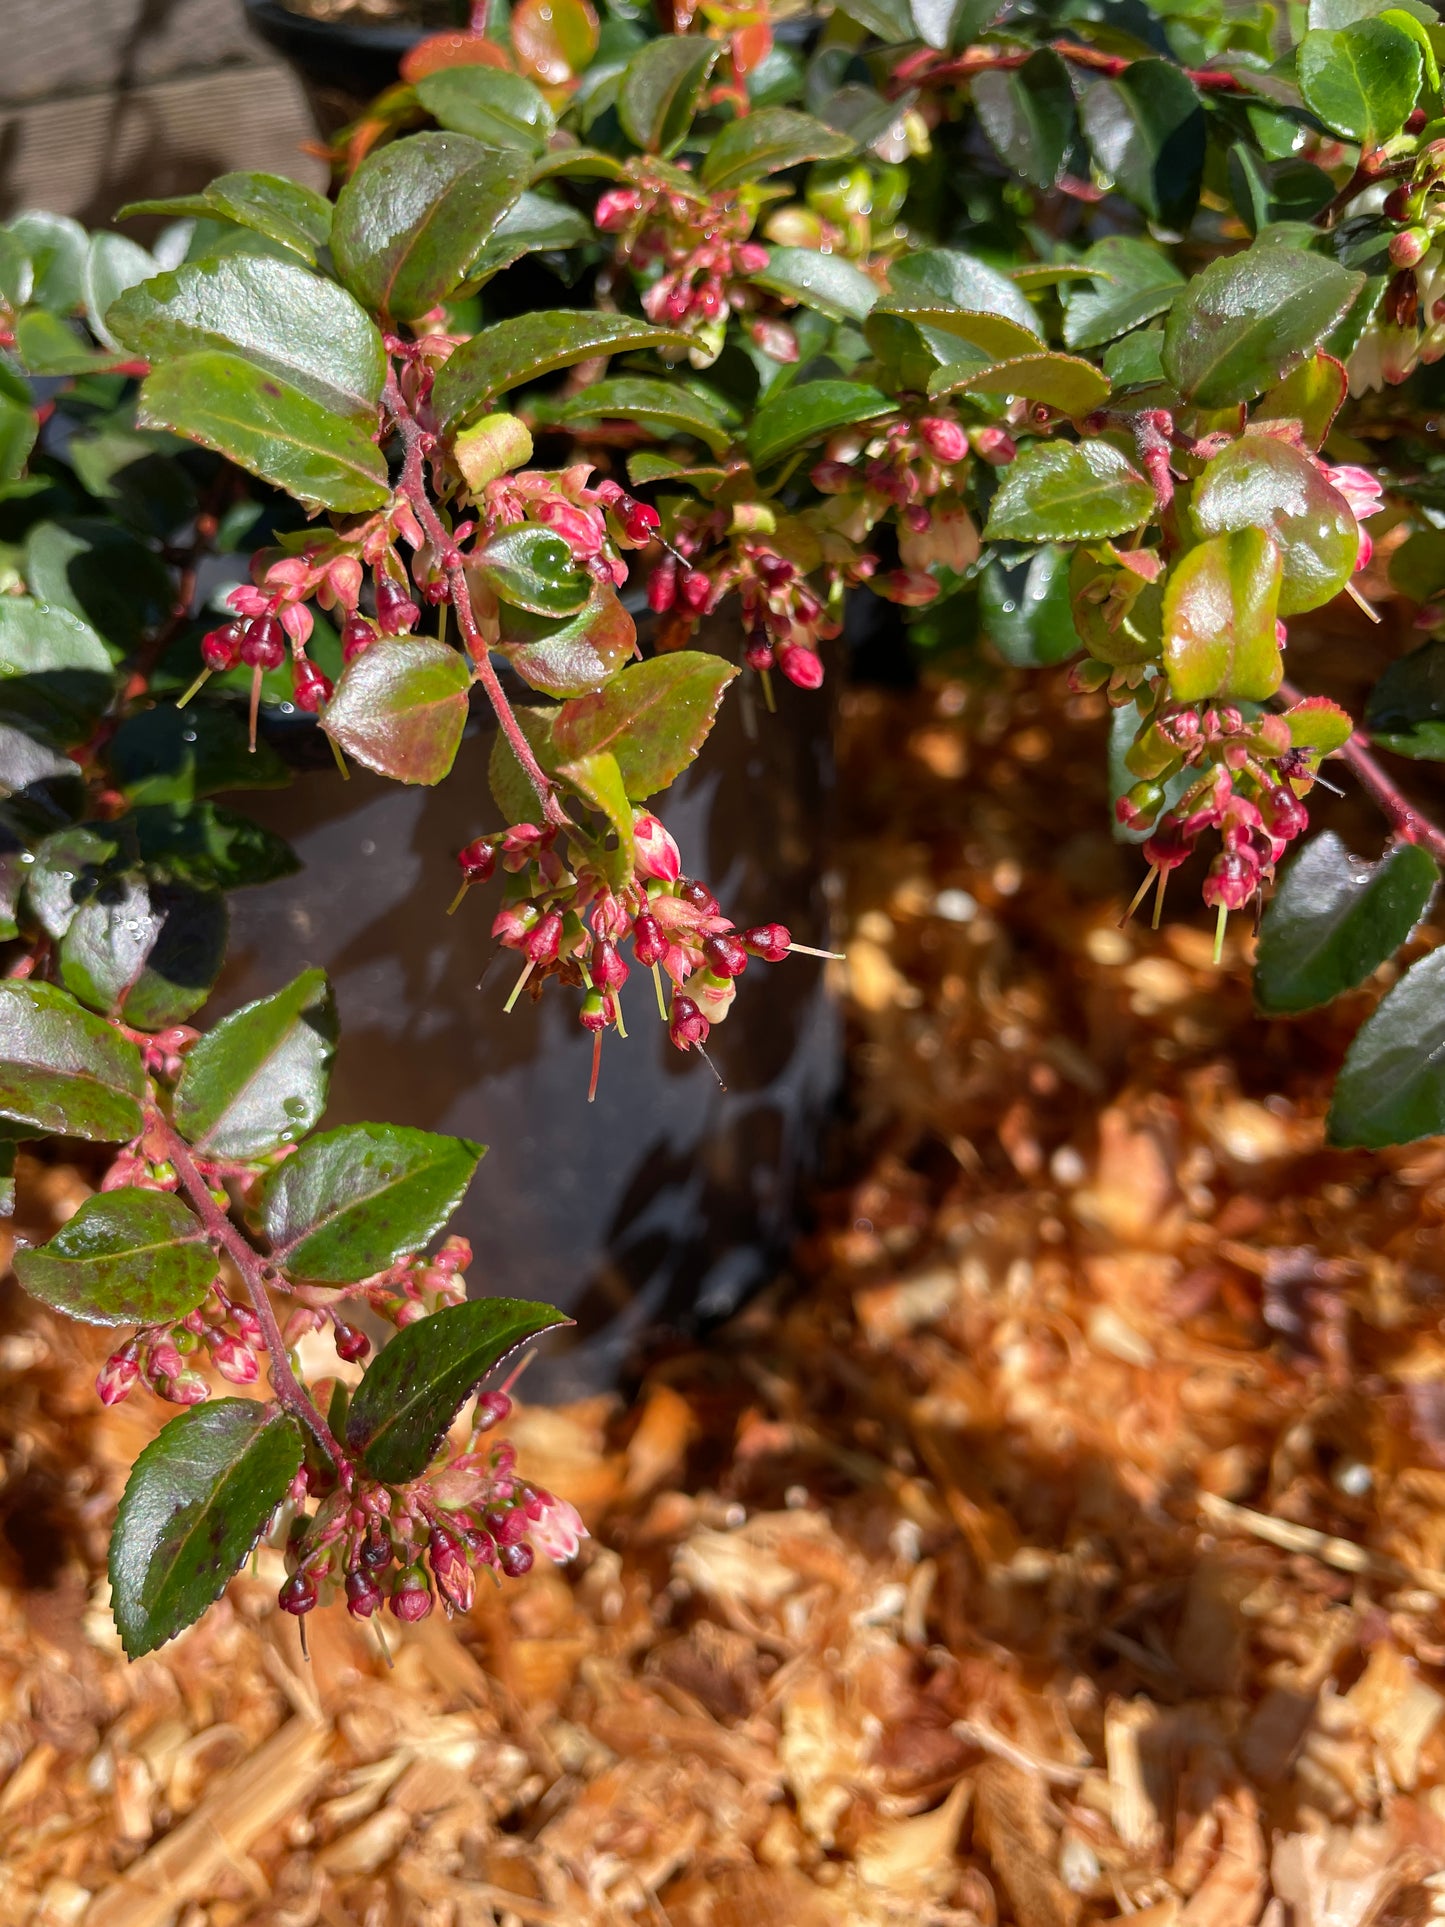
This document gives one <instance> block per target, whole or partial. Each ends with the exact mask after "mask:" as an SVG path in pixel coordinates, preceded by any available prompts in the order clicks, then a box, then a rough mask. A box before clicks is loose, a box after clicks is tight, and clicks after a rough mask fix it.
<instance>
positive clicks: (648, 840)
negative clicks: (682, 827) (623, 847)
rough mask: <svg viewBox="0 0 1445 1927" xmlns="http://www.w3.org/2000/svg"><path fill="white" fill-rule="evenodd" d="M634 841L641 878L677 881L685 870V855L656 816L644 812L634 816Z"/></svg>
mask: <svg viewBox="0 0 1445 1927" xmlns="http://www.w3.org/2000/svg"><path fill="white" fill-rule="evenodd" d="M632 841H633V847H634V849H635V850H636V853H637V874H638V875H639V876H640V877H645V878H653V879H655V880H657V881H659V882H662V883H676V882H677V879H678V876H679V874H680V873H681V870H682V853H681V852H680V851H679V849H678V847H677V845H676V844H675V843H674V842H673V840H672V838H671V837H670V836H669V835H668V833H667V831H666V830H665V829H664V828H663V826H662V824H661V823H660V822H659V821H658V819H657V818H656V817H655V816H653V815H651V814H650V813H647V812H644V813H643V814H642V815H641V816H637V817H634V819H633V823H632Z"/></svg>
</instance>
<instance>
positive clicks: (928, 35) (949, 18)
mask: <svg viewBox="0 0 1445 1927" xmlns="http://www.w3.org/2000/svg"><path fill="white" fill-rule="evenodd" d="M909 10H910V12H911V13H912V15H913V27H914V31H915V33H917V35H918V38H919V39H920V40H922V41H923V42H924V44H925V45H926V46H929V47H935V48H937V50H938V51H939V52H940V53H949V52H954V53H956V52H957V51H958V50H959V49H960V48H961V47H964V46H966V45H967V43H968V42H969V41H970V40H972V39H973V37H974V36H975V35H976V34H979V33H982V32H983V30H984V28H985V27H986V26H988V25H989V23H990V22H991V21H992V20H993V18H994V16H995V15H996V14H998V13H1000V12H1001V11H1002V5H1001V0H910V6H909Z"/></svg>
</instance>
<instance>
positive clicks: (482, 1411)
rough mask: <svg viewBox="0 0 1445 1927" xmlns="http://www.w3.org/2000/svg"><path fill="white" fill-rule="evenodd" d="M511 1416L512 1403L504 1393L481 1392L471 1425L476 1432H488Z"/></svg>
mask: <svg viewBox="0 0 1445 1927" xmlns="http://www.w3.org/2000/svg"><path fill="white" fill-rule="evenodd" d="M511 1416H512V1401H511V1399H509V1398H508V1397H507V1394H506V1393H505V1392H483V1393H482V1394H481V1395H480V1397H479V1398H478V1399H477V1414H476V1417H475V1418H474V1419H473V1421H472V1424H473V1426H474V1428H475V1429H476V1430H477V1431H478V1432H490V1431H491V1429H492V1427H493V1426H494V1425H502V1424H504V1423H505V1422H506V1421H507V1420H508V1419H509V1418H510V1417H511Z"/></svg>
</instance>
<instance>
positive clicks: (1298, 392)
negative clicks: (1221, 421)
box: [1253, 353, 1349, 448]
mask: <svg viewBox="0 0 1445 1927" xmlns="http://www.w3.org/2000/svg"><path fill="white" fill-rule="evenodd" d="M1348 386H1349V380H1348V377H1347V375H1346V373H1345V366H1344V363H1343V362H1341V361H1336V360H1335V358H1334V356H1333V355H1327V354H1323V353H1316V354H1313V355H1311V356H1309V358H1308V359H1307V360H1305V361H1302V362H1301V363H1300V365H1299V366H1298V368H1295V369H1294V370H1292V371H1291V373H1289V374H1287V375H1286V376H1285V378H1284V380H1283V381H1280V382H1276V383H1275V385H1274V387H1273V388H1270V389H1267V390H1266V391H1265V393H1264V394H1263V395H1262V396H1261V397H1260V399H1259V403H1258V405H1257V406H1256V408H1255V409H1254V411H1253V416H1254V420H1255V421H1297V422H1298V423H1299V425H1300V427H1301V429H1302V430H1303V431H1304V438H1305V441H1306V442H1307V443H1308V444H1309V446H1310V447H1311V448H1319V447H1321V446H1322V444H1323V442H1324V439H1325V437H1326V435H1328V434H1329V432H1330V428H1331V426H1332V424H1333V422H1334V419H1335V416H1336V415H1338V413H1339V412H1340V408H1341V405H1342V404H1343V402H1344V399H1345V393H1346V390H1347V388H1348Z"/></svg>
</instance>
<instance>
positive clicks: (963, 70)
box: [889, 40, 1246, 94]
mask: <svg viewBox="0 0 1445 1927" xmlns="http://www.w3.org/2000/svg"><path fill="white" fill-rule="evenodd" d="M1050 45H1051V48H1052V51H1053V52H1054V53H1056V54H1058V55H1059V56H1060V57H1061V58H1062V59H1064V60H1072V61H1073V63H1074V65H1075V66H1076V67H1089V68H1092V69H1093V70H1094V71H1095V72H1097V73H1101V74H1104V75H1105V76H1107V77H1108V78H1109V79H1111V80H1117V79H1118V77H1119V76H1120V74H1123V73H1127V72H1128V70H1129V68H1130V67H1131V66H1132V65H1133V64H1134V63H1133V60H1132V59H1131V58H1130V57H1129V56H1128V55H1127V54H1110V53H1104V52H1103V51H1102V50H1101V49H1100V48H1098V47H1085V46H1081V45H1080V44H1079V42H1077V41H1074V40H1055V41H1052V42H1051V43H1050ZM1034 51H1035V50H1034V49H1032V48H1026V49H1025V50H1024V51H1023V52H1020V53H1005V52H1003V51H1002V50H1001V49H999V48H997V47H969V48H967V49H966V50H965V51H964V52H963V53H961V54H958V55H956V56H955V57H953V58H952V59H947V60H942V59H940V57H939V55H938V54H937V52H936V51H935V50H934V49H933V48H931V47H928V48H925V49H923V50H922V51H921V52H920V53H916V54H912V55H910V56H909V58H908V59H907V60H904V61H902V62H901V63H900V64H899V66H898V67H897V68H896V69H895V70H894V74H893V79H892V82H891V84H890V88H889V92H890V93H891V94H898V93H902V92H904V91H905V90H906V89H907V88H909V87H916V86H921V85H926V84H927V83H929V82H931V81H939V80H972V78H973V77H974V75H975V74H984V73H997V72H1000V71H1006V70H1008V69H1010V68H1015V67H1022V66H1023V64H1024V62H1025V61H1026V60H1029V59H1030V58H1032V55H1033V52H1034ZM1141 57H1142V56H1141ZM935 61H936V62H938V64H937V65H936V66H935V65H933V64H932V63H934V62H935ZM1182 72H1183V73H1184V74H1185V75H1186V76H1187V78H1188V79H1189V80H1191V81H1193V83H1194V85H1195V86H1196V87H1197V88H1199V89H1200V91H1201V92H1202V93H1213V94H1239V93H1244V92H1245V91H1246V90H1245V89H1244V88H1243V87H1242V86H1241V85H1240V82H1239V81H1238V79H1237V78H1236V77H1235V75H1233V74H1231V73H1227V72H1225V71H1224V70H1223V69H1222V68H1217V67H1185V68H1183V69H1182Z"/></svg>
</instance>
